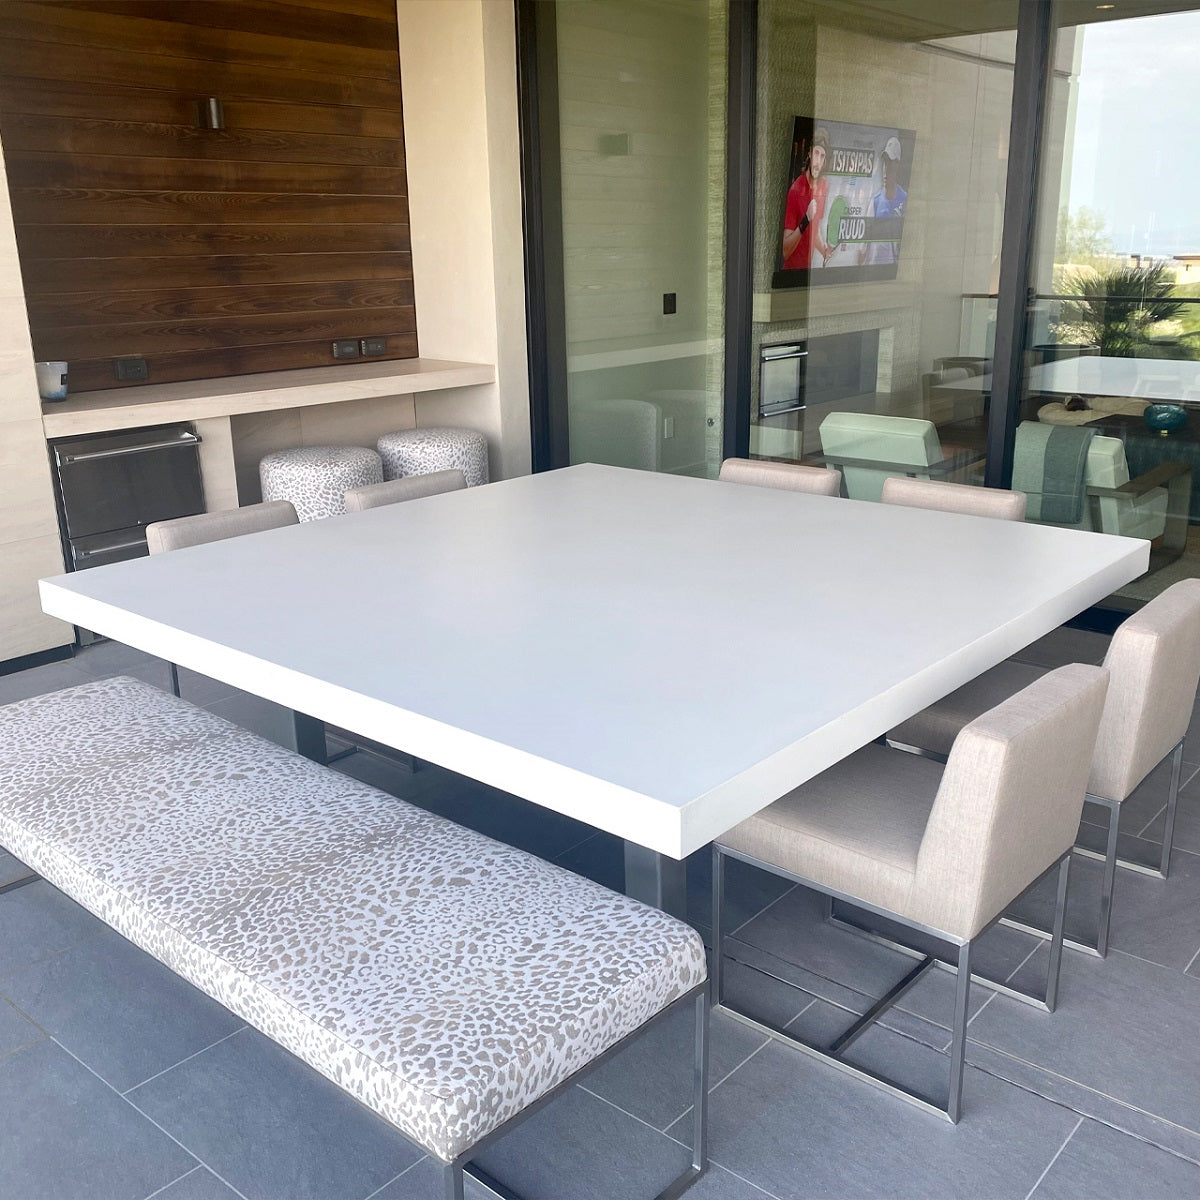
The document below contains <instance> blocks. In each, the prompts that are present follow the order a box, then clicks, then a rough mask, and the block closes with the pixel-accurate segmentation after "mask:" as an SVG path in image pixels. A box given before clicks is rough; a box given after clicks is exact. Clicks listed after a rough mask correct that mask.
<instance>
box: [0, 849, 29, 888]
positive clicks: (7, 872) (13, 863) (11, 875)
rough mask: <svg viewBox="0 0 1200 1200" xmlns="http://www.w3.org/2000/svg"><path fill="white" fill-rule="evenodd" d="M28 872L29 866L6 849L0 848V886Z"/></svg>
mask: <svg viewBox="0 0 1200 1200" xmlns="http://www.w3.org/2000/svg"><path fill="white" fill-rule="evenodd" d="M28 874H29V868H28V867H27V866H26V865H25V864H24V863H23V862H22V861H21V860H20V859H19V858H14V857H13V856H12V855H11V854H9V853H8V851H7V850H0V887H3V886H4V885H5V884H6V883H12V882H14V880H17V879H21V878H23V877H24V876H26V875H28Z"/></svg>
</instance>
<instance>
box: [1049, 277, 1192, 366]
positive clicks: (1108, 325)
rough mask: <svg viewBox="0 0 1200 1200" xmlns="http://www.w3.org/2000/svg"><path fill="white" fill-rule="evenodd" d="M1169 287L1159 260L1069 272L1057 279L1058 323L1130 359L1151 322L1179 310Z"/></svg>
mask: <svg viewBox="0 0 1200 1200" xmlns="http://www.w3.org/2000/svg"><path fill="white" fill-rule="evenodd" d="M1174 287H1175V283H1174V280H1173V279H1172V278H1171V277H1170V276H1169V275H1168V274H1167V269H1166V267H1165V266H1162V265H1161V264H1159V265H1156V266H1151V267H1120V268H1119V269H1117V270H1115V271H1108V272H1106V273H1105V274H1102V275H1096V274H1095V273H1093V272H1091V271H1073V272H1071V273H1070V274H1068V275H1067V276H1066V277H1065V279H1064V281H1063V290H1064V291H1065V292H1066V293H1067V294H1068V298H1067V299H1065V300H1064V301H1063V305H1062V314H1061V316H1060V318H1059V324H1061V325H1070V326H1074V327H1076V328H1078V329H1079V330H1080V331H1082V332H1083V334H1084V335H1085V336H1086V337H1087V338H1088V340H1089V341H1090V342H1091V343H1092V344H1094V345H1098V346H1099V347H1100V353H1101V354H1103V355H1106V356H1109V357H1114V358H1133V357H1136V356H1137V354H1138V351H1139V350H1140V349H1142V348H1143V347H1144V346H1146V345H1147V344H1148V343H1149V341H1150V331H1151V329H1152V327H1153V326H1155V325H1157V324H1158V323H1159V322H1160V321H1169V320H1171V319H1172V318H1173V317H1177V316H1178V315H1179V314H1180V313H1181V312H1182V311H1183V309H1184V304H1183V302H1182V301H1181V300H1178V299H1176V298H1174V297H1173V296H1172V295H1171V293H1172V291H1173V290H1174Z"/></svg>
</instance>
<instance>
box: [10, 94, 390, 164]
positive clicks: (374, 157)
mask: <svg viewBox="0 0 1200 1200" xmlns="http://www.w3.org/2000/svg"><path fill="white" fill-rule="evenodd" d="M192 107H193V108H195V109H197V110H198V109H199V103H198V102H195V103H194V104H193V105H192ZM192 119H193V124H191V125H163V124H150V123H145V124H138V125H132V124H130V123H128V122H126V121H110V120H106V119H99V120H98V119H96V118H90V117H89V118H76V119H68V118H64V117H38V116H31V115H27V114H24V113H20V114H13V115H12V116H10V117H8V118H7V119H6V120H5V123H4V145H5V148H11V149H12V150H14V151H18V152H19V151H32V152H35V153H42V154H62V155H70V154H87V153H89V152H90V151H91V150H92V149H93V147H95V146H96V145H102V146H103V147H104V149H105V152H106V153H107V154H120V155H130V156H134V157H139V158H161V159H171V158H182V159H196V158H201V159H206V160H217V161H225V160H238V159H247V160H249V161H251V162H263V161H264V160H266V161H271V162H276V163H280V162H294V163H326V164H329V163H345V164H349V165H354V166H372V167H403V165H404V148H403V146H402V145H401V144H400V142H399V141H398V140H396V139H395V138H360V137H348V136H337V135H334V136H329V135H327V134H320V133H317V134H312V133H291V132H287V131H282V130H266V129H237V128H234V127H232V126H231V127H230V128H228V129H221V130H212V129H201V128H199V125H198V118H197V117H196V116H195V115H193V118H192ZM226 120H232V117H231V116H230V114H228V113H226Z"/></svg>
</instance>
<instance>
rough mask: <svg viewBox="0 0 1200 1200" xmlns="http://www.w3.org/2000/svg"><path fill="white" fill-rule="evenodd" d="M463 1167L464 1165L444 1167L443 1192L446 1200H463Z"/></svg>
mask: <svg viewBox="0 0 1200 1200" xmlns="http://www.w3.org/2000/svg"><path fill="white" fill-rule="evenodd" d="M463 1188H464V1183H463V1169H462V1167H454V1166H450V1167H443V1168H442V1194H443V1195H444V1197H445V1200H463Z"/></svg>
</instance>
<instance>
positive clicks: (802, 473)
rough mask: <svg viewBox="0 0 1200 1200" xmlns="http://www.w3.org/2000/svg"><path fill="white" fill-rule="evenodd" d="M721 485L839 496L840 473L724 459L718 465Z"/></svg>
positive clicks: (747, 460) (760, 461)
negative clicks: (747, 485)
mask: <svg viewBox="0 0 1200 1200" xmlns="http://www.w3.org/2000/svg"><path fill="white" fill-rule="evenodd" d="M720 478H721V479H722V481H724V482H725V483H748V484H752V485H753V486H755V487H770V488H781V489H783V490H784V491H788V492H808V493H809V494H810V495H813V496H840V495H841V494H842V473H841V471H833V470H830V469H829V468H828V467H806V466H804V465H803V463H781V462H771V461H770V460H769V459H751V458H727V459H726V460H725V461H724V462H723V463H722V464H721V475H720Z"/></svg>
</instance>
